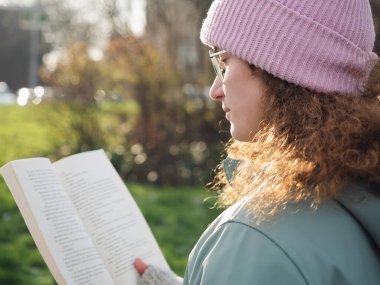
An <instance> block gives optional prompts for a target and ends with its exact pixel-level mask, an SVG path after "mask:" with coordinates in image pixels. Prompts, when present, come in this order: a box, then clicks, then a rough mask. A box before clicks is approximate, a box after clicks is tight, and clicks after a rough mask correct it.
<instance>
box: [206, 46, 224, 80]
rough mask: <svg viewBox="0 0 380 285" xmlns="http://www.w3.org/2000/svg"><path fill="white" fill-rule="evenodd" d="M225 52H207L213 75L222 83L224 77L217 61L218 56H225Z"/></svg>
mask: <svg viewBox="0 0 380 285" xmlns="http://www.w3.org/2000/svg"><path fill="white" fill-rule="evenodd" d="M226 52H227V51H225V50H219V51H214V50H209V52H208V55H209V57H210V60H211V64H212V67H213V68H214V71H215V74H216V76H217V77H218V78H219V79H220V81H222V82H223V78H224V75H223V71H222V69H221V68H220V61H219V59H218V56H220V55H222V54H225V53H226Z"/></svg>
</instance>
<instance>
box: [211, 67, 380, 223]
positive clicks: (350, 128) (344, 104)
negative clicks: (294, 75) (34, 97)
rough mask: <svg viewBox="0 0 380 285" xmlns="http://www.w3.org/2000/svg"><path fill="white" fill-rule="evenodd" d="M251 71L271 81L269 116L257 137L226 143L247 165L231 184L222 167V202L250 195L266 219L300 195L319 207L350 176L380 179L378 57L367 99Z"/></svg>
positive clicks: (218, 181)
mask: <svg viewBox="0 0 380 285" xmlns="http://www.w3.org/2000/svg"><path fill="white" fill-rule="evenodd" d="M252 69H253V70H254V76H261V77H262V79H263V80H264V82H265V86H267V89H266V93H265V94H266V96H264V99H263V101H262V104H263V108H264V110H265V112H264V113H265V115H264V118H263V119H262V121H261V124H260V128H259V131H258V133H257V134H256V136H255V138H254V140H253V141H251V142H238V141H234V140H231V142H230V143H229V144H228V145H227V146H226V151H227V154H228V155H229V156H231V157H234V158H237V159H241V160H242V163H241V164H240V165H239V167H238V170H237V171H236V172H235V173H236V174H235V176H234V179H233V180H232V181H231V183H227V181H226V177H225V175H224V172H223V170H222V169H221V167H219V168H218V170H217V175H216V181H215V182H216V183H215V184H214V185H215V187H216V188H217V189H219V191H220V195H219V200H218V204H219V205H221V206H229V205H231V204H233V203H234V202H236V201H238V200H240V199H241V198H242V197H245V196H248V195H249V196H250V198H251V199H250V203H249V207H250V209H251V210H252V211H253V212H254V213H255V214H256V215H257V216H258V217H264V216H266V217H268V216H272V215H273V214H275V213H276V212H277V211H278V210H280V209H283V208H284V207H286V205H287V204H288V203H297V202H299V201H301V200H308V201H310V204H311V205H312V206H317V205H318V204H319V203H320V202H321V201H323V200H324V199H328V198H334V197H336V196H337V195H338V194H339V192H340V191H341V190H342V189H343V187H344V185H345V184H346V183H348V182H350V181H352V180H364V181H367V182H380V100H379V95H380V64H379V63H378V64H377V65H376V66H375V68H374V69H373V71H372V73H371V75H370V78H369V80H368V85H367V90H366V91H365V94H364V96H361V97H353V96H348V95H342V94H321V93H316V92H313V91H310V90H308V89H305V88H302V87H299V86H296V85H294V84H291V83H288V82H285V81H283V80H281V79H278V78H275V77H274V76H272V75H270V74H268V73H267V72H265V71H262V70H258V69H255V68H254V67H252Z"/></svg>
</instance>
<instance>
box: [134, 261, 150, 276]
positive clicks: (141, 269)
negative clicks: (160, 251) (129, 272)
mask: <svg viewBox="0 0 380 285" xmlns="http://www.w3.org/2000/svg"><path fill="white" fill-rule="evenodd" d="M133 265H134V266H135V268H136V270H137V272H138V273H139V274H140V275H143V274H144V272H145V270H147V268H148V267H149V265H147V264H146V263H145V262H144V261H142V260H141V259H140V258H136V259H135V262H134V263H133Z"/></svg>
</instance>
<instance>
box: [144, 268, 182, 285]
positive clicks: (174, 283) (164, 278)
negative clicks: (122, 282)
mask: <svg viewBox="0 0 380 285" xmlns="http://www.w3.org/2000/svg"><path fill="white" fill-rule="evenodd" d="M182 283H183V279H182V278H181V277H178V276H177V275H175V273H174V272H173V271H171V270H164V269H162V268H159V267H154V266H152V265H150V266H149V267H148V269H147V270H145V272H144V274H143V275H142V276H141V278H140V279H139V281H138V282H137V284H138V285H182Z"/></svg>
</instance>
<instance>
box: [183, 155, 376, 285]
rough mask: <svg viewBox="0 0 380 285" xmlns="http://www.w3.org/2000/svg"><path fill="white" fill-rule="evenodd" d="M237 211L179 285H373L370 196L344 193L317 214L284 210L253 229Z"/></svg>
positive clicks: (203, 243) (211, 236)
mask: <svg viewBox="0 0 380 285" xmlns="http://www.w3.org/2000/svg"><path fill="white" fill-rule="evenodd" d="M235 165H236V164H235V163H234V162H232V166H235ZM230 166H231V163H230ZM230 168H231V167H229V168H228V167H227V170H226V173H227V176H231V173H232V171H231V169H230ZM376 190H377V192H378V193H379V191H380V185H378V186H377V189H376ZM244 203H245V200H244V199H243V200H242V201H240V202H239V203H237V204H235V205H234V206H232V207H230V208H229V209H227V210H226V211H225V212H223V213H222V214H221V215H220V216H219V217H218V218H217V219H216V220H215V221H214V222H213V223H212V224H211V225H210V226H209V228H208V229H207V230H206V231H205V233H204V234H203V235H202V237H201V238H200V240H199V241H198V243H197V244H196V246H195V248H194V249H193V250H192V252H191V254H190V257H189V263H188V266H187V269H186V273H185V277H184V283H183V284H184V285H187V284H189V285H198V284H202V285H203V284H204V285H206V284H207V285H224V284H225V285H227V284H228V285H245V284H250V285H254V284H269V285H272V284H276V285H279V284H284V285H285V284H286V285H301V284H302V285H305V284H309V285H332V284H334V285H335V284H337V285H338V284H339V285H348V284H350V285H379V284H380V198H379V196H375V195H374V194H373V189H369V188H368V187H366V186H364V185H362V184H355V185H350V186H348V187H347V189H345V192H344V194H343V195H342V197H341V198H340V199H338V200H331V201H326V202H324V203H323V204H322V205H320V206H319V207H318V209H317V210H313V209H310V207H309V206H308V205H306V203H305V204H298V205H292V206H289V207H288V208H287V209H286V210H285V211H283V212H281V213H279V214H278V215H277V216H276V218H275V219H273V220H270V221H267V222H262V223H260V225H257V224H256V222H255V219H254V218H253V217H252V216H249V215H247V212H246V211H245V208H244Z"/></svg>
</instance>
